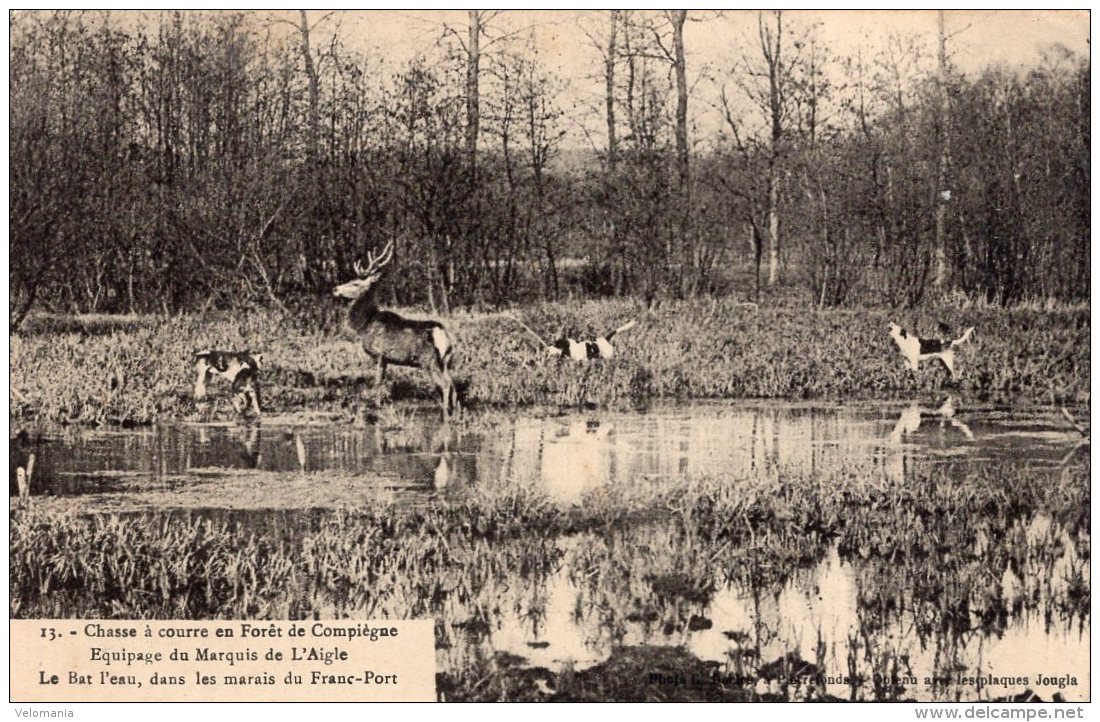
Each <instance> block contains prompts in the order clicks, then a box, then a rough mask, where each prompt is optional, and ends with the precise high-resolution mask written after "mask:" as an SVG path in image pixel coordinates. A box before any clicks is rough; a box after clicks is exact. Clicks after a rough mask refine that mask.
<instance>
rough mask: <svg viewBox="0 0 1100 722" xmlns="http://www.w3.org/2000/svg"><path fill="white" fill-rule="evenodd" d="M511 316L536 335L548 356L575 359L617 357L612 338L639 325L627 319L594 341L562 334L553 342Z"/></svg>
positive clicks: (588, 359)
mask: <svg viewBox="0 0 1100 722" xmlns="http://www.w3.org/2000/svg"><path fill="white" fill-rule="evenodd" d="M510 318H511V319H512V320H513V321H515V322H516V323H518V324H519V325H521V326H523V328H524V329H526V330H527V332H528V333H529V334H531V335H532V336H534V337H535V338H536V339H537V340H538V342H539V345H540V346H543V347H544V348H545V349H546V355H547V356H558V357H560V358H570V359H573V360H574V361H591V360H592V359H598V358H602V359H609V358H614V357H615V347H614V346H612V345H611V339H613V338H615V336H616V335H618V334H620V333H622V332H623V331H628V330H630V329H632V328H634V326H636V325H637V323H638V322H637V321H636V320H631V321H627V322H626V323H624V324H623V325H622V326H619V327H618V328H617V329H615V330H614V331H611V332H610V333H608V334H607V335H606V336H599V337H598V338H596V340H594V341H577V340H575V339H572V338H569V337H568V336H562V337H560V338H558V339H557V340H556V341H554V342H553V343H547V342H546V341H544V340H543V339H542V337H541V336H539V335H538V334H537V333H535V332H534V331H533V330H531V327H530V326H528V325H527V324H525V323H524V322H523V321H521V320H520V319H519V318H518V317H516V316H510Z"/></svg>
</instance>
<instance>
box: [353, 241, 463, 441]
mask: <svg viewBox="0 0 1100 722" xmlns="http://www.w3.org/2000/svg"><path fill="white" fill-rule="evenodd" d="M391 260H393V241H390V242H389V243H388V244H386V247H385V248H384V249H382V253H380V254H379V255H378V256H375V255H374V254H372V253H370V252H369V251H368V252H367V265H366V267H365V268H364V267H363V266H361V265H360V264H359V262H358V261H356V262H355V266H354V268H355V275H356V278H354V279H353V280H351V281H348V282H347V283H344V284H341V285H339V286H337V287H336V288H334V289H333V290H332V293H333V295H336V296H339V297H340V298H346V299H350V300H351V302H352V303H351V305H350V306H349V307H348V320H347V324H348V327H349V328H350V329H351V331H352V332H353V333H354V334H355V335H356V336H357V337H358V338H359V339H360V340H361V341H362V343H363V350H364V351H366V352H367V355H368V356H370V357H371V358H373V359H377V361H378V370H377V373H376V375H375V387H376V388H377V387H379V386H381V384H382V379H383V377H384V376H385V373H386V365H387V364H393V365H394V366H411V367H414V368H422V369H425V370H426V371H427V372H428V375H429V376H431V379H432V381H433V382H434V383H435V385H436V386H438V387H439V390H440V393H441V394H442V397H443V418H444V419H445V420H446V419H448V418H450V416H451V414H452V412H455V411H457V410H458V394H457V393H456V392H455V385H454V380H453V379H452V378H451V361H452V358H453V351H454V343H453V342H452V340H451V335H450V334H449V333H447V329H446V328H444V327H443V324H442V323H440V322H439V321H431V320H424V321H422V320H417V319H411V318H404V317H403V316H399V315H397V314H396V313H393V312H392V311H383V310H381V309H379V308H378V302H377V301H376V300H375V294H374V289H375V284H376V283H377V281H378V279H379V278H381V276H382V268H383V267H385V266H386V264H388V263H389V262H390V261H391Z"/></svg>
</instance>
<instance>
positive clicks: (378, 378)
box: [374, 356, 386, 387]
mask: <svg viewBox="0 0 1100 722" xmlns="http://www.w3.org/2000/svg"><path fill="white" fill-rule="evenodd" d="M385 376H386V359H385V357H383V356H379V357H378V370H377V371H376V372H375V374H374V385H375V387H379V386H381V385H382V379H383V378H384V377H385Z"/></svg>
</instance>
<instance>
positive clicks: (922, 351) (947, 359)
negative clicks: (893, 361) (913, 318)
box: [890, 323, 974, 379]
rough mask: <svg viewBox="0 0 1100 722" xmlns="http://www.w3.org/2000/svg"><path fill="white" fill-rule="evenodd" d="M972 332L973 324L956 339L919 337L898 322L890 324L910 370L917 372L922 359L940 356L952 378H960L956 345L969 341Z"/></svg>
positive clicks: (891, 335)
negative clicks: (957, 368)
mask: <svg viewBox="0 0 1100 722" xmlns="http://www.w3.org/2000/svg"><path fill="white" fill-rule="evenodd" d="M942 328H943V326H942V325H941V329H942ZM972 333H974V327H973V326H971V327H970V328H968V329H966V331H964V332H963V335H962V336H959V337H958V338H957V339H955V340H954V341H948V340H941V339H937V338H919V337H917V336H914V335H912V334H910V333H907V332H906V331H905V329H904V328H902V327H901V326H899V325H897V324H896V323H891V324H890V337H891V338H892V339H894V343H896V344H897V345H898V349H900V350H901V355H902V356H904V357H905V360H906V362H907V363H908V364H909V370H910V371H913V372H914V373H915V372H916V371H917V370H918V369H919V367H920V362H921V361H926V360H928V359H932V358H938V359H939V360H940V363H942V364H943V366H944V368H946V369H947V371H948V373H950V374H951V378H952V379H955V378H958V377H957V376H956V374H955V347H956V346H958V345H960V344H963V343H966V342H967V341H969V340H970V334H972Z"/></svg>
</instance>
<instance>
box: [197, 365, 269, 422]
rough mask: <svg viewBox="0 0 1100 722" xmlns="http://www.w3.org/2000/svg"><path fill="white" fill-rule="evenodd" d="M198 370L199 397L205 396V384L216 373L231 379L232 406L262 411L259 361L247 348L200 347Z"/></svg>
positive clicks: (257, 413) (243, 410)
mask: <svg viewBox="0 0 1100 722" xmlns="http://www.w3.org/2000/svg"><path fill="white" fill-rule="evenodd" d="M195 372H196V373H197V374H198V377H197V378H196V379H195V400H196V401H202V400H203V399H205V398H206V384H207V382H208V381H210V379H211V378H213V377H214V376H215V375H217V376H221V377H222V378H224V379H226V380H228V381H229V382H230V384H231V390H232V393H233V408H234V409H236V410H237V413H238V414H243V413H245V411H246V410H251V411H252V413H254V414H255V415H256V416H259V415H260V382H259V380H258V378H257V376H258V375H259V373H260V364H259V362H258V361H257V360H256V359H255V358H253V357H252V355H251V354H250V353H249V352H248V351H214V350H210V351H198V352H196V353H195Z"/></svg>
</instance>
